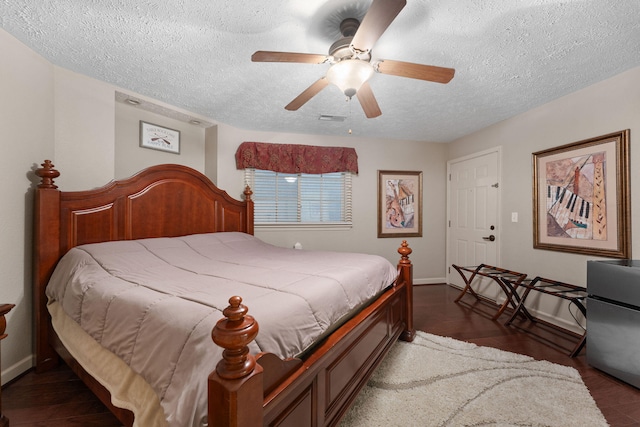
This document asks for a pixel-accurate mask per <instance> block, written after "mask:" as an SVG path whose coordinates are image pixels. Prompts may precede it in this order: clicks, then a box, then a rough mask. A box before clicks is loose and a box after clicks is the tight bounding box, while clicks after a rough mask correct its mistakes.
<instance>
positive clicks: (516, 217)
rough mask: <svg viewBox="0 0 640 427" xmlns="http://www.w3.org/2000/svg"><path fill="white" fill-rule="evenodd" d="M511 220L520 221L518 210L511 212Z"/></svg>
mask: <svg viewBox="0 0 640 427" xmlns="http://www.w3.org/2000/svg"><path fill="white" fill-rule="evenodd" d="M511 222H518V212H511Z"/></svg>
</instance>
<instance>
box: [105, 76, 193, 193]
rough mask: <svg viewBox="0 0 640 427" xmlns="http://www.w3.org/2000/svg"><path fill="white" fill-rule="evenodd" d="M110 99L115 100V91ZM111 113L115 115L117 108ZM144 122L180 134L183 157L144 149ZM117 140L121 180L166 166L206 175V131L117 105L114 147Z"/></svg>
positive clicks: (116, 153) (116, 160)
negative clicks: (142, 142) (152, 168)
mask: <svg viewBox="0 0 640 427" xmlns="http://www.w3.org/2000/svg"><path fill="white" fill-rule="evenodd" d="M108 96H111V97H112V98H113V88H111V93H110V94H109V95H108ZM137 97H138V98H139V96H137ZM111 114H112V116H113V109H112V111H111ZM140 120H143V121H145V122H147V123H153V124H156V125H160V126H164V127H167V128H169V129H174V130H178V131H180V154H174V153H169V152H166V151H159V150H152V149H149V148H143V147H140ZM114 141H115V159H114V166H115V175H114V177H115V178H117V179H123V178H128V177H130V176H132V175H133V174H135V173H136V172H139V171H141V170H142V169H144V168H146V167H149V166H152V165H158V164H162V163H177V164H181V165H184V166H189V167H191V168H193V169H196V170H198V171H200V172H204V168H205V157H204V155H203V153H204V150H205V129H204V128H202V127H199V126H195V125H192V124H189V123H185V122H183V121H179V120H176V119H172V118H168V117H164V116H161V115H160V114H157V113H153V112H150V111H145V110H141V109H140V108H136V107H134V106H131V105H128V104H124V103H122V102H115V137H114V139H112V140H111V141H110V145H111V146H114ZM106 182H107V181H103V184H104V183H106Z"/></svg>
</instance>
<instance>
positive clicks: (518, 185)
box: [448, 67, 640, 323]
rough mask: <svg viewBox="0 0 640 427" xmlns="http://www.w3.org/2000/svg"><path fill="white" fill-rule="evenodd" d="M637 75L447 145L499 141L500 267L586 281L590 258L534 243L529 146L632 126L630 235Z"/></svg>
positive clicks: (637, 243)
mask: <svg viewBox="0 0 640 427" xmlns="http://www.w3.org/2000/svg"><path fill="white" fill-rule="evenodd" d="M639 81H640V67H639V68H635V69H632V70H630V71H627V72H625V73H622V74H620V75H618V76H615V77H613V78H611V79H608V80H605V81H603V82H600V83H597V84H595V85H592V86H590V87H588V88H586V89H583V90H580V91H578V92H575V93H573V94H570V95H567V96H564V97H562V98H560V99H557V100H555V101H553V102H550V103H548V104H546V105H543V106H541V107H539V108H535V109H533V110H531V111H528V112H526V113H524V114H520V115H518V116H516V117H513V118H511V119H508V120H505V121H503V122H500V123H497V124H495V125H493V126H491V127H488V128H485V129H483V130H481V131H479V132H476V133H474V134H472V135H468V136H466V137H464V138H461V139H459V140H457V141H454V142H452V143H451V144H448V148H449V152H448V158H449V159H456V158H460V157H463V156H465V155H468V154H471V153H475V152H479V151H482V150H485V149H487V148H490V147H495V146H502V169H503V181H502V182H501V183H500V184H501V191H502V211H501V218H502V224H501V230H502V233H501V242H500V244H501V250H500V252H501V258H502V259H501V261H500V263H501V265H502V266H504V267H506V268H509V269H513V270H516V271H522V272H525V273H528V274H530V275H533V276H535V275H541V276H543V277H549V278H552V279H556V280H560V281H564V282H568V283H574V284H576V285H580V286H584V285H585V284H586V261H587V260H589V259H597V258H595V257H592V256H585V255H577V254H570V253H563V252H557V251H548V250H540V249H533V225H532V224H533V202H532V189H533V182H532V173H533V171H532V153H533V152H536V151H540V150H543V149H547V148H552V147H557V146H560V145H564V144H568V143H571V142H577V141H581V140H584V139H587V138H592V137H597V136H600V135H604V134H608V133H611V132H615V131H619V130H624V129H631V142H630V146H631V148H630V153H631V202H632V203H631V205H632V206H631V212H632V217H631V224H632V234H631V235H632V238H633V236H634V235H637V232H638V225H640V206H638V202H639V201H640V169H638V168H634V166H633V165H637V164H638V161H639V160H640V142H638V141H640V139H639V138H640V85H639V84H638V82H639ZM511 212H518V214H519V221H518V222H517V223H512V222H511ZM632 242H633V243H632V254H633V255H635V257H636V258H637V257H638V256H640V239H632ZM454 273H455V272H454ZM540 310H542V311H543V312H544V313H547V314H554V313H556V312H557V311H559V307H558V304H557V301H550V300H543V301H542V302H541V303H540ZM565 315H566V312H565ZM563 316H564V315H563ZM567 321H568V322H569V323H575V322H573V321H572V320H571V319H568V320H567Z"/></svg>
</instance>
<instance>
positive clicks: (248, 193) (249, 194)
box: [243, 185, 253, 200]
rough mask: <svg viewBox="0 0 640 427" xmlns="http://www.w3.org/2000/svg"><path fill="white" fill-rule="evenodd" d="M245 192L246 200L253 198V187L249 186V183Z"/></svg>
mask: <svg viewBox="0 0 640 427" xmlns="http://www.w3.org/2000/svg"><path fill="white" fill-rule="evenodd" d="M243 194H244V199H245V200H251V195H252V194H253V191H251V187H249V185H247V186H246V187H244V192H243Z"/></svg>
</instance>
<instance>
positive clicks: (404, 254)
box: [398, 240, 413, 265]
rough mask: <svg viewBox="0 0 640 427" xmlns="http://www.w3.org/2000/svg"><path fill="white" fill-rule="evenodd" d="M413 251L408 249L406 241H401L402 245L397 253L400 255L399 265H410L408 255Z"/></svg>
mask: <svg viewBox="0 0 640 427" xmlns="http://www.w3.org/2000/svg"><path fill="white" fill-rule="evenodd" d="M411 252H413V250H412V249H411V248H410V247H409V244H408V243H407V241H406V240H403V241H402V244H401V245H400V247H399V248H398V253H399V254H400V262H399V264H401V265H407V264H411V260H410V259H409V255H411Z"/></svg>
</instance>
